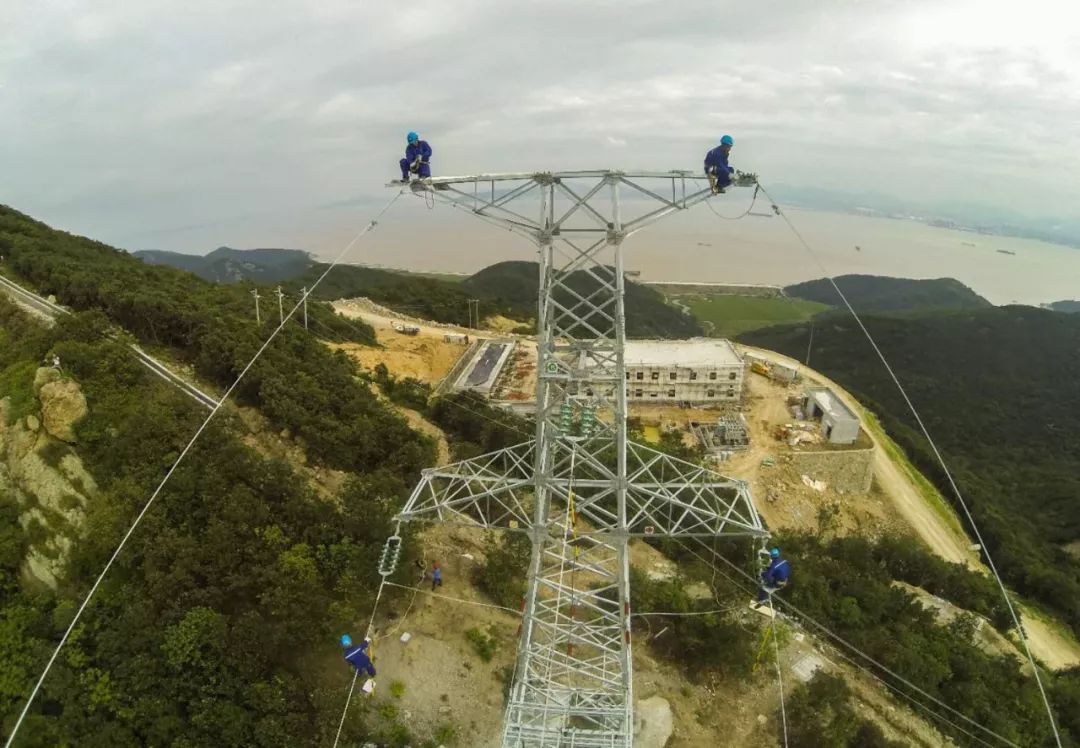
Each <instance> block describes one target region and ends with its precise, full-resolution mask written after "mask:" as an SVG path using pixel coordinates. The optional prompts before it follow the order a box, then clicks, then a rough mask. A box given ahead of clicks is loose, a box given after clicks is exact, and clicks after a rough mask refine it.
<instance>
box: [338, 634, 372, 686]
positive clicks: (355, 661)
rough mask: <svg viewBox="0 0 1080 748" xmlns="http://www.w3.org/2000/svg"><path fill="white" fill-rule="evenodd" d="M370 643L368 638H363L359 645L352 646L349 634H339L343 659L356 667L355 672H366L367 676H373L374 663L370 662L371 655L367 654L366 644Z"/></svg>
mask: <svg viewBox="0 0 1080 748" xmlns="http://www.w3.org/2000/svg"><path fill="white" fill-rule="evenodd" d="M370 644H371V640H370V639H364V641H362V642H361V643H360V646H358V647H354V646H353V641H352V637H351V636H349V635H348V634H342V636H341V646H342V647H344V649H345V661H346V662H348V663H349V664H350V665H352V666H353V667H354V668H356V672H357V673H366V674H367V676H368V677H369V678H374V677H375V665H374V664H372V662H371V657H369V656H368V646H370Z"/></svg>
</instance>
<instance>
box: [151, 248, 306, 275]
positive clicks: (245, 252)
mask: <svg viewBox="0 0 1080 748" xmlns="http://www.w3.org/2000/svg"><path fill="white" fill-rule="evenodd" d="M133 254H134V255H135V256H136V257H138V258H139V259H140V260H143V261H144V262H146V263H149V264H151V265H168V266H170V267H174V268H179V269H181V270H188V271H191V272H192V273H195V275H197V276H199V277H200V278H202V279H203V280H208V281H210V282H211V283H239V282H242V281H250V282H252V283H280V282H282V281H287V280H290V279H292V278H295V277H297V276H298V275H301V274H303V273H304V272H305V271H307V270H308V268H310V267H311V265H312V264H313V263H314V260H312V259H311V255H309V254H308V253H307V252H304V251H302V250H299V249H232V248H231V247H218V248H217V249H215V250H214V251H213V252H211V253H210V254H208V255H185V254H181V253H179V252H164V251H161V250H154V249H148V250H142V251H140V252H134V253H133Z"/></svg>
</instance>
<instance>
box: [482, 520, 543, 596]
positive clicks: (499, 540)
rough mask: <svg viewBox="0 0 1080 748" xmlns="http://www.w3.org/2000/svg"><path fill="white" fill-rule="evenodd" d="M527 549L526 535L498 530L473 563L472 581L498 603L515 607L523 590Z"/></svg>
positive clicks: (528, 546) (529, 548)
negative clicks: (477, 562)
mask: <svg viewBox="0 0 1080 748" xmlns="http://www.w3.org/2000/svg"><path fill="white" fill-rule="evenodd" d="M531 552H532V544H531V543H530V542H529V538H528V536H527V535H525V534H523V533H516V532H515V533H501V534H500V535H498V536H496V537H494V538H492V539H491V540H489V541H488V544H487V547H486V548H485V549H484V563H483V564H480V565H478V566H477V567H476V571H475V572H474V576H473V583H474V584H476V586H477V587H479V588H480V589H481V590H483V591H484V593H485V594H487V596H488V597H490V598H491V599H492V600H494V601H495V602H496V603H498V604H499V605H502V606H503V607H504V608H510V609H511V610H516V609H517V607H518V606H519V605H520V604H521V599H522V597H523V596H524V594H525V573H526V570H527V569H528V568H529V556H530V554H531Z"/></svg>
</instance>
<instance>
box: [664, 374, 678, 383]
mask: <svg viewBox="0 0 1080 748" xmlns="http://www.w3.org/2000/svg"><path fill="white" fill-rule="evenodd" d="M678 376H679V375H678V374H677V373H676V372H671V373H670V374H668V375H667V378H668V379H670V380H671V381H672V382H674V381H675V380H676V379H677V378H678Z"/></svg>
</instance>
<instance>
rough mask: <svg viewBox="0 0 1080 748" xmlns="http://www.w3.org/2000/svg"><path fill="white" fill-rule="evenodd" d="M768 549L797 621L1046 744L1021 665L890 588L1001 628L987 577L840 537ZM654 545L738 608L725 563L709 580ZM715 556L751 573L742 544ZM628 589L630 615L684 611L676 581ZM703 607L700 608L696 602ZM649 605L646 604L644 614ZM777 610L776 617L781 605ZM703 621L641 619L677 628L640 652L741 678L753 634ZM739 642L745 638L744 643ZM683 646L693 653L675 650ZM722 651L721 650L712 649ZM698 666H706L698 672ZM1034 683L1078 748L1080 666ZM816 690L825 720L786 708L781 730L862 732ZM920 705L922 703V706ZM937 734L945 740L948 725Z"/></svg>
mask: <svg viewBox="0 0 1080 748" xmlns="http://www.w3.org/2000/svg"><path fill="white" fill-rule="evenodd" d="M776 540H777V542H778V544H779V545H780V546H781V547H782V548H783V549H784V555H785V557H786V558H787V559H788V560H789V561H790V562H791V565H792V568H793V576H792V580H791V582H790V583H789V585H788V587H787V589H786V590H785V591H784V592H783V593H782V595H781V600H782V601H787V602H790V603H792V604H794V605H795V606H796V607H797V608H798V609H799V610H800V611H801V614H805V615H806V616H808V617H812V618H813V619H814V620H816V621H818V622H820V623H821V624H823V625H824V626H826V627H827V628H828V629H829V630H831V631H832V632H834V633H835V634H836V635H838V636H840V637H842V638H843V639H844V640H846V641H847V642H850V643H851V644H852V645H854V646H855V647H857V648H858V649H859V650H861V651H862V652H864V653H866V654H867V655H868V656H869V657H872V658H873V659H875V660H877V661H878V662H880V663H882V664H883V665H884V666H885V667H887V668H889V669H890V670H892V671H894V672H896V673H898V674H899V675H901V676H902V677H904V678H906V679H907V680H909V681H911V682H912V683H914V684H915V685H917V686H918V687H919V688H921V689H923V690H924V691H926V692H927V693H929V694H931V695H933V696H934V697H936V698H938V699H940V700H941V701H943V702H944V703H946V704H949V705H950V706H951V707H953V708H954V709H956V710H958V711H959V712H961V713H962V714H964V715H966V716H968V717H969V718H970V719H972V720H974V721H976V722H978V723H980V724H983V725H985V726H987V727H988V728H989V729H991V730H993V731H995V732H997V733H999V734H1001V735H1003V736H1005V737H1006V738H1007V739H1009V740H1012V741H1013V742H1015V743H1017V744H1018V745H1025V746H1028V745H1030V746H1043V745H1052V736H1051V733H1050V728H1049V724H1048V722H1047V718H1046V713H1045V710H1044V708H1043V705H1042V701H1041V698H1040V696H1039V692H1038V687H1037V685H1036V684H1035V682H1034V679H1032V678H1031V677H1030V676H1029V675H1028V674H1026V673H1025V672H1024V669H1023V668H1022V666H1021V662H1020V659H1019V658H1018V657H1014V656H1008V655H995V654H989V653H987V652H985V651H983V650H982V649H981V648H980V647H979V646H978V645H976V644H975V643H974V638H973V637H974V632H975V622H974V620H973V618H972V617H970V616H965V617H961V618H959V619H957V620H956V621H955V622H953V623H952V624H950V625H948V626H940V625H938V624H936V623H935V618H934V614H933V613H932V612H930V611H927V610H926V609H924V608H923V606H922V605H921V603H919V602H918V600H917V598H916V597H914V596H913V595H912V594H911V593H908V592H907V591H905V590H904V589H902V588H900V587H898V586H896V585H894V584H893V581H894V580H895V579H902V580H905V581H908V582H909V583H911V584H915V585H920V586H923V587H925V588H926V589H928V590H932V591H934V592H935V594H938V595H940V596H942V597H944V598H946V599H948V600H951V601H953V602H954V603H956V604H957V605H960V606H966V607H967V608H969V609H971V610H974V611H976V612H979V613H982V614H984V615H987V616H988V617H989V618H990V619H991V620H992V621H993V622H994V623H995V625H997V626H999V627H1001V628H1003V627H1004V625H1005V624H1006V622H1007V621H1008V617H1007V614H1006V612H1005V610H1004V604H1003V602H1001V601H1000V598H999V597H997V598H995V596H994V588H995V584H994V583H993V582H992V581H991V580H989V579H987V578H986V577H985V576H983V575H981V574H979V573H977V572H973V571H970V570H967V569H966V568H964V567H962V566H960V565H955V564H947V563H945V562H942V561H940V560H939V559H935V558H933V557H931V556H930V555H929V553H928V552H927V551H925V550H923V549H921V548H920V547H918V546H916V545H915V544H912V543H910V542H905V541H904V540H902V539H884V540H882V541H878V542H871V541H868V540H866V539H864V538H859V537H850V538H840V539H836V540H832V541H829V542H823V541H822V540H821V539H820V538H819V537H816V536H813V535H809V534H793V535H785V536H783V537H778V538H776ZM656 545H658V546H659V547H661V548H662V549H663V550H664V551H665V552H666V553H667V555H669V556H670V557H672V558H674V559H676V560H677V561H678V563H679V569H680V571H681V572H682V573H684V574H686V575H687V578H689V579H697V580H701V581H703V582H711V583H712V585H713V589H714V590H715V592H716V593H717V596H718V598H719V599H730V598H736V599H737V598H738V597H743V598H744V599H745V598H746V597H747V596H748V595H749V594H750V590H749V589H748V588H747V585H746V584H745V583H744V582H743V581H742V580H739V584H738V585H735V584H733V583H732V574H731V572H730V571H727V570H726V567H725V565H724V564H722V563H720V564H719V569H720V571H721V572H723V573H721V574H720V575H718V576H716V575H714V574H713V573H712V568H711V566H708V565H705V564H702V563H701V562H700V560H699V559H698V558H697V557H695V556H694V555H692V554H689V553H688V552H687V551H686V549H685V548H684V547H683V546H681V545H680V544H677V543H674V542H672V541H664V540H662V541H657V543H656ZM717 550H718V551H719V552H720V553H722V554H723V555H724V556H725V557H727V558H728V559H730V560H731V561H732V563H734V564H736V565H738V566H740V567H743V568H744V570H745V571H747V572H749V573H756V571H757V567H756V566H755V565H754V564H752V563H748V561H747V559H748V556H749V555H750V550H749V549H748V548H747V546H746V545H745V544H744V543H740V542H736V541H730V540H729V541H723V542H718V543H717ZM699 554H700V549H699ZM704 556H705V557H708V556H709V554H708V553H705V554H704ZM633 584H634V585H635V587H634V589H635V604H634V605H635V610H637V611H645V610H671V611H676V612H680V611H686V610H693V609H694V608H693V607H692V605H691V603H689V602H688V601H686V600H685V592H684V591H683V590H684V588H685V587H686V585H685V584H684V583H683V582H682V580H678V579H677V580H673V581H670V582H663V583H656V582H649V581H648V580H645V581H642V580H641V579H639V578H638V575H635V578H634V581H633ZM657 588H659V590H660V592H661V593H662V597H661V598H660V599H656V598H655V597H651V595H654V594H656V593H655V590H656V589H657ZM709 602H711V601H707V602H706V601H702V602H699V603H698V605H707V604H708V603H709ZM653 605H655V606H656V607H655V608H652V607H647V606H653ZM780 607H781V610H783V605H782V604H781V606H780ZM786 612H791V611H786ZM792 614H793V615H794V616H795V618H796V619H797V620H798V619H799V618H800V615H799V614H794V613H792ZM729 615H733V614H729ZM710 618H712V617H711V616H700V617H699V616H693V617H682V618H674V617H672V618H666V617H664V616H657V617H650V618H648V619H646V620H647V621H649V622H650V624H649V625H650V626H651V629H649V630H651V631H653V632H656V631H657V630H659V629H660V628H663V627H665V626H669V627H681V628H675V629H672V630H673V631H674V632H675V633H676V636H674V637H672V639H671V640H670V641H665V640H667V639H668V634H667V633H665V634H664V636H662V637H659V638H656V639H654V640H653V641H651V642H650V644H649V646H650V647H651V648H653V649H655V650H657V651H658V652H659V653H660V654H662V655H664V656H667V657H669V658H671V659H673V660H676V661H677V662H679V663H680V664H681V665H682V666H684V667H686V668H688V669H690V670H691V671H692V672H694V671H696V672H702V671H703V670H704V672H708V670H707V668H714V667H721V666H723V667H726V668H728V669H729V671H730V672H732V673H734V674H739V673H742V672H745V668H746V667H747V663H749V662H750V660H748V659H747V658H748V657H749V658H751V659H752V657H753V651H752V650H751V651H750V652H749V653H748V652H747V651H746V648H747V647H748V646H752V647H756V645H757V642H758V639H759V636H760V635H759V634H746V633H745V632H743V634H742V635H741V637H742V638H741V639H738V638H737V639H735V640H732V639H731V638H730V637H731V636H732V635H734V636H736V637H739V636H740V634H739V633H738V630H739V629H738V626H737V624H736V623H734V622H731V623H728V628H727V629H726V630H725V629H723V628H717V629H716V631H715V633H714V632H710V631H709V630H708V629H706V630H704V631H702V630H701V629H702V628H703V627H704V625H705V624H704V623H703V621H702V619H704V621H706V622H707V621H709V619H710ZM724 620H726V621H735V620H737V619H734V618H725V619H724ZM802 623H803V626H804V627H805V628H806V630H807V631H808V632H809V633H811V634H813V635H814V636H818V637H820V638H822V639H823V640H825V641H829V640H828V639H827V638H826V637H824V636H823V635H822V634H821V632H820V631H819V630H818V629H817V628H816V627H815V626H814V625H813V624H811V623H809V621H808V620H803V621H802ZM638 625H640V624H635V627H637V626H638ZM688 627H689V628H688ZM746 636H750V640H749V641H748V640H747V639H746V638H745V637H746ZM684 637H688V638H689V639H690V640H691V641H692V642H693V644H692V645H691V644H690V643H688V642H684V641H682V640H683V639H684ZM724 637H728V638H724ZM720 642H723V645H721V644H720ZM724 648H726V649H727V651H725V652H717V651H714V650H717V649H724ZM849 654H850V653H849ZM702 659H706V660H711V662H706V663H704V664H703V663H702V662H701V660H702ZM721 663H722V664H721ZM864 664H865V663H864ZM878 674H881V673H878ZM885 677H886V680H887V681H889V682H890V684H891V685H894V686H898V687H900V688H904V687H903V686H902V684H901V683H900V682H898V681H896V680H895V679H892V678H890V677H888V676H885ZM1043 677H1044V683H1046V684H1047V687H1048V691H1049V695H1050V698H1051V701H1052V703H1053V704H1055V705H1058V706H1057V718H1058V720H1059V722H1060V723H1061V724H1062V726H1063V727H1066V728H1067V729H1068V730H1069V732H1067V733H1066V736H1067V739H1064V744H1065V745H1068V746H1072V747H1074V748H1075V746H1078V745H1080V733H1074V732H1071V730H1072V727H1068V726H1069V725H1074V726H1075V725H1080V713H1070V712H1069V711H1068V709H1067V707H1069V706H1071V705H1073V704H1076V703H1080V669H1074V670H1073V671H1071V672H1069V673H1063V674H1056V675H1054V674H1049V673H1046V674H1044V676H1043ZM818 689H820V690H819V691H818V692H816V693H815V692H813V690H812V692H811V693H809V694H806V695H804V696H802V697H801V698H802V699H809V701H810V704H811V705H812V704H814V703H820V704H821V705H822V707H823V708H827V709H831V710H833V711H834V712H835V714H827V713H819V712H818V711H817V710H814V709H809V708H807V709H796V710H795V716H794V717H793V715H792V714H791V712H789V726H790V727H791V729H792V730H793V731H800V730H803V731H808V732H810V733H812V732H813V731H815V730H822V731H825V732H826V733H829V732H830V731H831V730H835V731H837V734H839V735H850V734H851V733H852V731H854V734H856V735H858V734H860V730H861V728H860V726H859V725H858V724H853V723H852V722H851V720H850V719H849V716H850V715H849V713H848V712H847V710H846V708H844V705H843V702H845V701H846V699H847V694H846V693H843V694H837V693H836V689H835V688H834V687H832V686H818ZM918 698H919V699H921V700H923V701H925V697H918ZM938 726H939V727H942V729H945V730H946V731H947V732H948V729H949V728H947V727H944V726H942V725H938ZM949 734H950V735H951V736H952V737H953V738H954V739H955V740H956V742H957V743H958V744H959V745H969V744H971V743H969V742H968V741H967V740H966V739H965V738H964V736H963V734H962V733H959V732H950V733H949ZM792 744H793V745H794V744H798V745H802V744H803V743H802V742H801V741H800V742H797V743H796V742H793V743H792ZM807 744H809V745H821V743H813V742H810V743H807ZM867 744H868V745H876V744H879V743H867ZM825 745H853V746H854V745H862V743H859V742H858V741H857V739H854V738H851V739H848V740H847V742H843V741H838V742H828V743H825Z"/></svg>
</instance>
